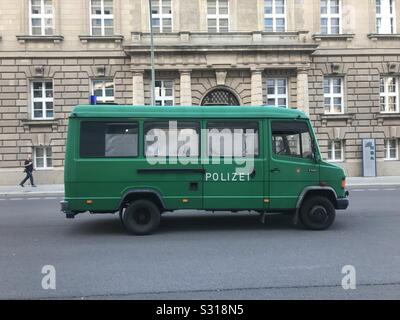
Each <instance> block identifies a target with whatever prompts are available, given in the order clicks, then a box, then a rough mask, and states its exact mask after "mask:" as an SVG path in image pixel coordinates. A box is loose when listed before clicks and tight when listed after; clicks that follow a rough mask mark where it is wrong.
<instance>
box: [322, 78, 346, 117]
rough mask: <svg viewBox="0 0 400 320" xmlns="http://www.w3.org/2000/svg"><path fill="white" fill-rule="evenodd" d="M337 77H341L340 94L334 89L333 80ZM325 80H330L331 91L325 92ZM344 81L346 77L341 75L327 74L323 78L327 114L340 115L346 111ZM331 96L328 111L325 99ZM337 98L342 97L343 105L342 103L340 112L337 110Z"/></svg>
mask: <svg viewBox="0 0 400 320" xmlns="http://www.w3.org/2000/svg"><path fill="white" fill-rule="evenodd" d="M335 79H340V94H339V93H334V92H333V91H334V90H333V87H334V86H333V80H335ZM325 80H329V93H325ZM344 82H345V78H344V77H340V76H325V77H324V79H323V92H324V114H326V115H335V114H336V115H340V114H344V113H345V102H344V99H345V94H344ZM326 98H329V99H330V107H329V112H328V111H326V108H325V99H326ZM335 98H341V105H340V112H335V111H334V109H335V103H334V101H335Z"/></svg>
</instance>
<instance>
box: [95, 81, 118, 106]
mask: <svg viewBox="0 0 400 320" xmlns="http://www.w3.org/2000/svg"><path fill="white" fill-rule="evenodd" d="M92 94H93V95H95V96H96V100H97V102H100V103H107V102H114V82H113V81H112V80H93V83H92Z"/></svg>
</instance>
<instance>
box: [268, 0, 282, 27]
mask: <svg viewBox="0 0 400 320" xmlns="http://www.w3.org/2000/svg"><path fill="white" fill-rule="evenodd" d="M264 30H265V31H266V32H285V31H286V8H285V0H264Z"/></svg>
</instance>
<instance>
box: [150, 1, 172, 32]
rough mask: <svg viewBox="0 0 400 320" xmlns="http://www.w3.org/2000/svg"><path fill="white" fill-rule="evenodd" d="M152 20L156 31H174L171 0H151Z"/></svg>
mask: <svg viewBox="0 0 400 320" xmlns="http://www.w3.org/2000/svg"><path fill="white" fill-rule="evenodd" d="M151 21H152V24H153V31H154V32H172V7H171V0H152V1H151Z"/></svg>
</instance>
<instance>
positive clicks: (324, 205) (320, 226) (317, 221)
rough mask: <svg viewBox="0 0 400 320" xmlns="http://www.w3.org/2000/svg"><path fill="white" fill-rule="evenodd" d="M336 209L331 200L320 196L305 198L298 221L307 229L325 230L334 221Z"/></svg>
mask: <svg viewBox="0 0 400 320" xmlns="http://www.w3.org/2000/svg"><path fill="white" fill-rule="evenodd" d="M335 216H336V211H335V207H334V206H333V204H332V202H331V201H330V200H329V199H327V198H325V197H320V196H315V197H310V198H308V199H306V200H305V201H304V202H303V204H302V206H301V208H300V216H299V218H300V222H301V224H302V225H303V227H304V228H306V229H309V230H326V229H328V228H329V227H330V226H331V225H332V223H333V222H334V221H335Z"/></svg>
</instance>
